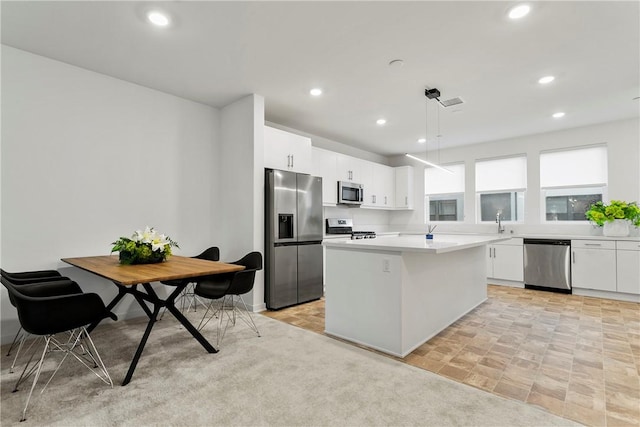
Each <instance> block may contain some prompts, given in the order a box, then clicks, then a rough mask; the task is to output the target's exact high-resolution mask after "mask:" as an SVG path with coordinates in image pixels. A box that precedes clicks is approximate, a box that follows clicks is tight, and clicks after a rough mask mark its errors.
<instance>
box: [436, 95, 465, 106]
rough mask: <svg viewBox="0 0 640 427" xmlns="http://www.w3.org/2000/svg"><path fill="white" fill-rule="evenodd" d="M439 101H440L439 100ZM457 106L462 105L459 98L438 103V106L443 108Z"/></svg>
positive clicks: (462, 102)
mask: <svg viewBox="0 0 640 427" xmlns="http://www.w3.org/2000/svg"><path fill="white" fill-rule="evenodd" d="M439 101H440V100H439ZM458 104H464V101H463V100H462V99H461V98H458V97H456V98H451V99H445V100H444V101H440V105H442V106H443V107H445V108H446V107H452V106H454V105H458Z"/></svg>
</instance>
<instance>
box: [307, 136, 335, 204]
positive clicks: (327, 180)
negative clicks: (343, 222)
mask: <svg viewBox="0 0 640 427" xmlns="http://www.w3.org/2000/svg"><path fill="white" fill-rule="evenodd" d="M311 156H312V160H313V161H312V163H311V175H313V176H321V177H322V204H323V205H332V206H335V205H336V203H337V202H338V177H337V161H338V160H337V154H336V153H335V152H333V151H329V150H324V149H322V148H317V147H312V148H311Z"/></svg>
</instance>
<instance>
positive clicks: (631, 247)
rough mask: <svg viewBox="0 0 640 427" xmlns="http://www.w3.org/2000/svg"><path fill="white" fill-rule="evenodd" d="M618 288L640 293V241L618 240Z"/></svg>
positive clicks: (623, 290)
mask: <svg viewBox="0 0 640 427" xmlns="http://www.w3.org/2000/svg"><path fill="white" fill-rule="evenodd" d="M616 247H617V251H616V259H617V263H616V267H617V279H618V282H617V290H618V292H624V293H627V294H635V295H640V242H631V241H622V240H618V241H617V242H616Z"/></svg>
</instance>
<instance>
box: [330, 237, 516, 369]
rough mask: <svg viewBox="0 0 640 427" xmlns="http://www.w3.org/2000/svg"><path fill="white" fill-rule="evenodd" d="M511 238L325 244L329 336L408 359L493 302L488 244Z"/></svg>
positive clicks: (386, 239) (394, 239)
mask: <svg viewBox="0 0 640 427" xmlns="http://www.w3.org/2000/svg"><path fill="white" fill-rule="evenodd" d="M509 238H510V237H509V236H503V235H497V234H496V235H453V234H451V235H446V234H436V235H435V236H434V239H433V240H427V239H425V236H424V235H392V236H382V237H378V238H376V239H367V240H325V241H324V243H323V245H324V246H325V248H326V273H325V274H326V276H325V332H326V333H327V334H328V335H332V336H335V337H338V338H342V339H345V340H348V341H352V342H355V343H358V344H362V345H365V346H367V347H371V348H374V349H376V350H379V351H382V352H384V353H388V354H391V355H394V356H399V357H404V356H406V355H407V354H409V353H411V352H412V351H413V350H414V349H416V348H417V347H419V346H420V345H421V344H423V343H424V342H426V341H428V340H429V339H430V338H432V337H433V336H435V335H436V334H438V333H439V332H440V331H442V330H443V329H445V328H446V327H448V326H449V325H451V324H452V323H453V322H455V321H456V320H457V319H459V318H460V317H462V316H464V315H465V314H466V313H468V312H469V311H471V310H473V309H474V308H475V307H477V306H478V305H479V304H481V303H482V302H484V301H485V300H486V299H487V278H486V277H487V272H486V260H485V256H486V252H485V246H486V245H487V244H489V243H494V242H498V241H502V240H508V239H509Z"/></svg>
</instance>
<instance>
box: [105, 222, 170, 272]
mask: <svg viewBox="0 0 640 427" xmlns="http://www.w3.org/2000/svg"><path fill="white" fill-rule="evenodd" d="M112 245H114V246H113V248H111V252H112V253H113V252H116V251H118V252H119V257H120V263H121V264H127V265H129V264H151V263H156V262H162V261H164V260H166V259H167V257H169V256H170V255H171V247H176V248H179V246H178V243H177V242H174V241H173V240H171V238H170V237H169V236H165V235H164V234H158V233H157V232H156V230H155V229H154V228H153V227H149V226H147V227H146V228H145V229H144V231H140V230H136V232H135V233H133V236H131V238H128V237H120V238H119V239H118V240H116V241H115V242H113V243H112Z"/></svg>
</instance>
